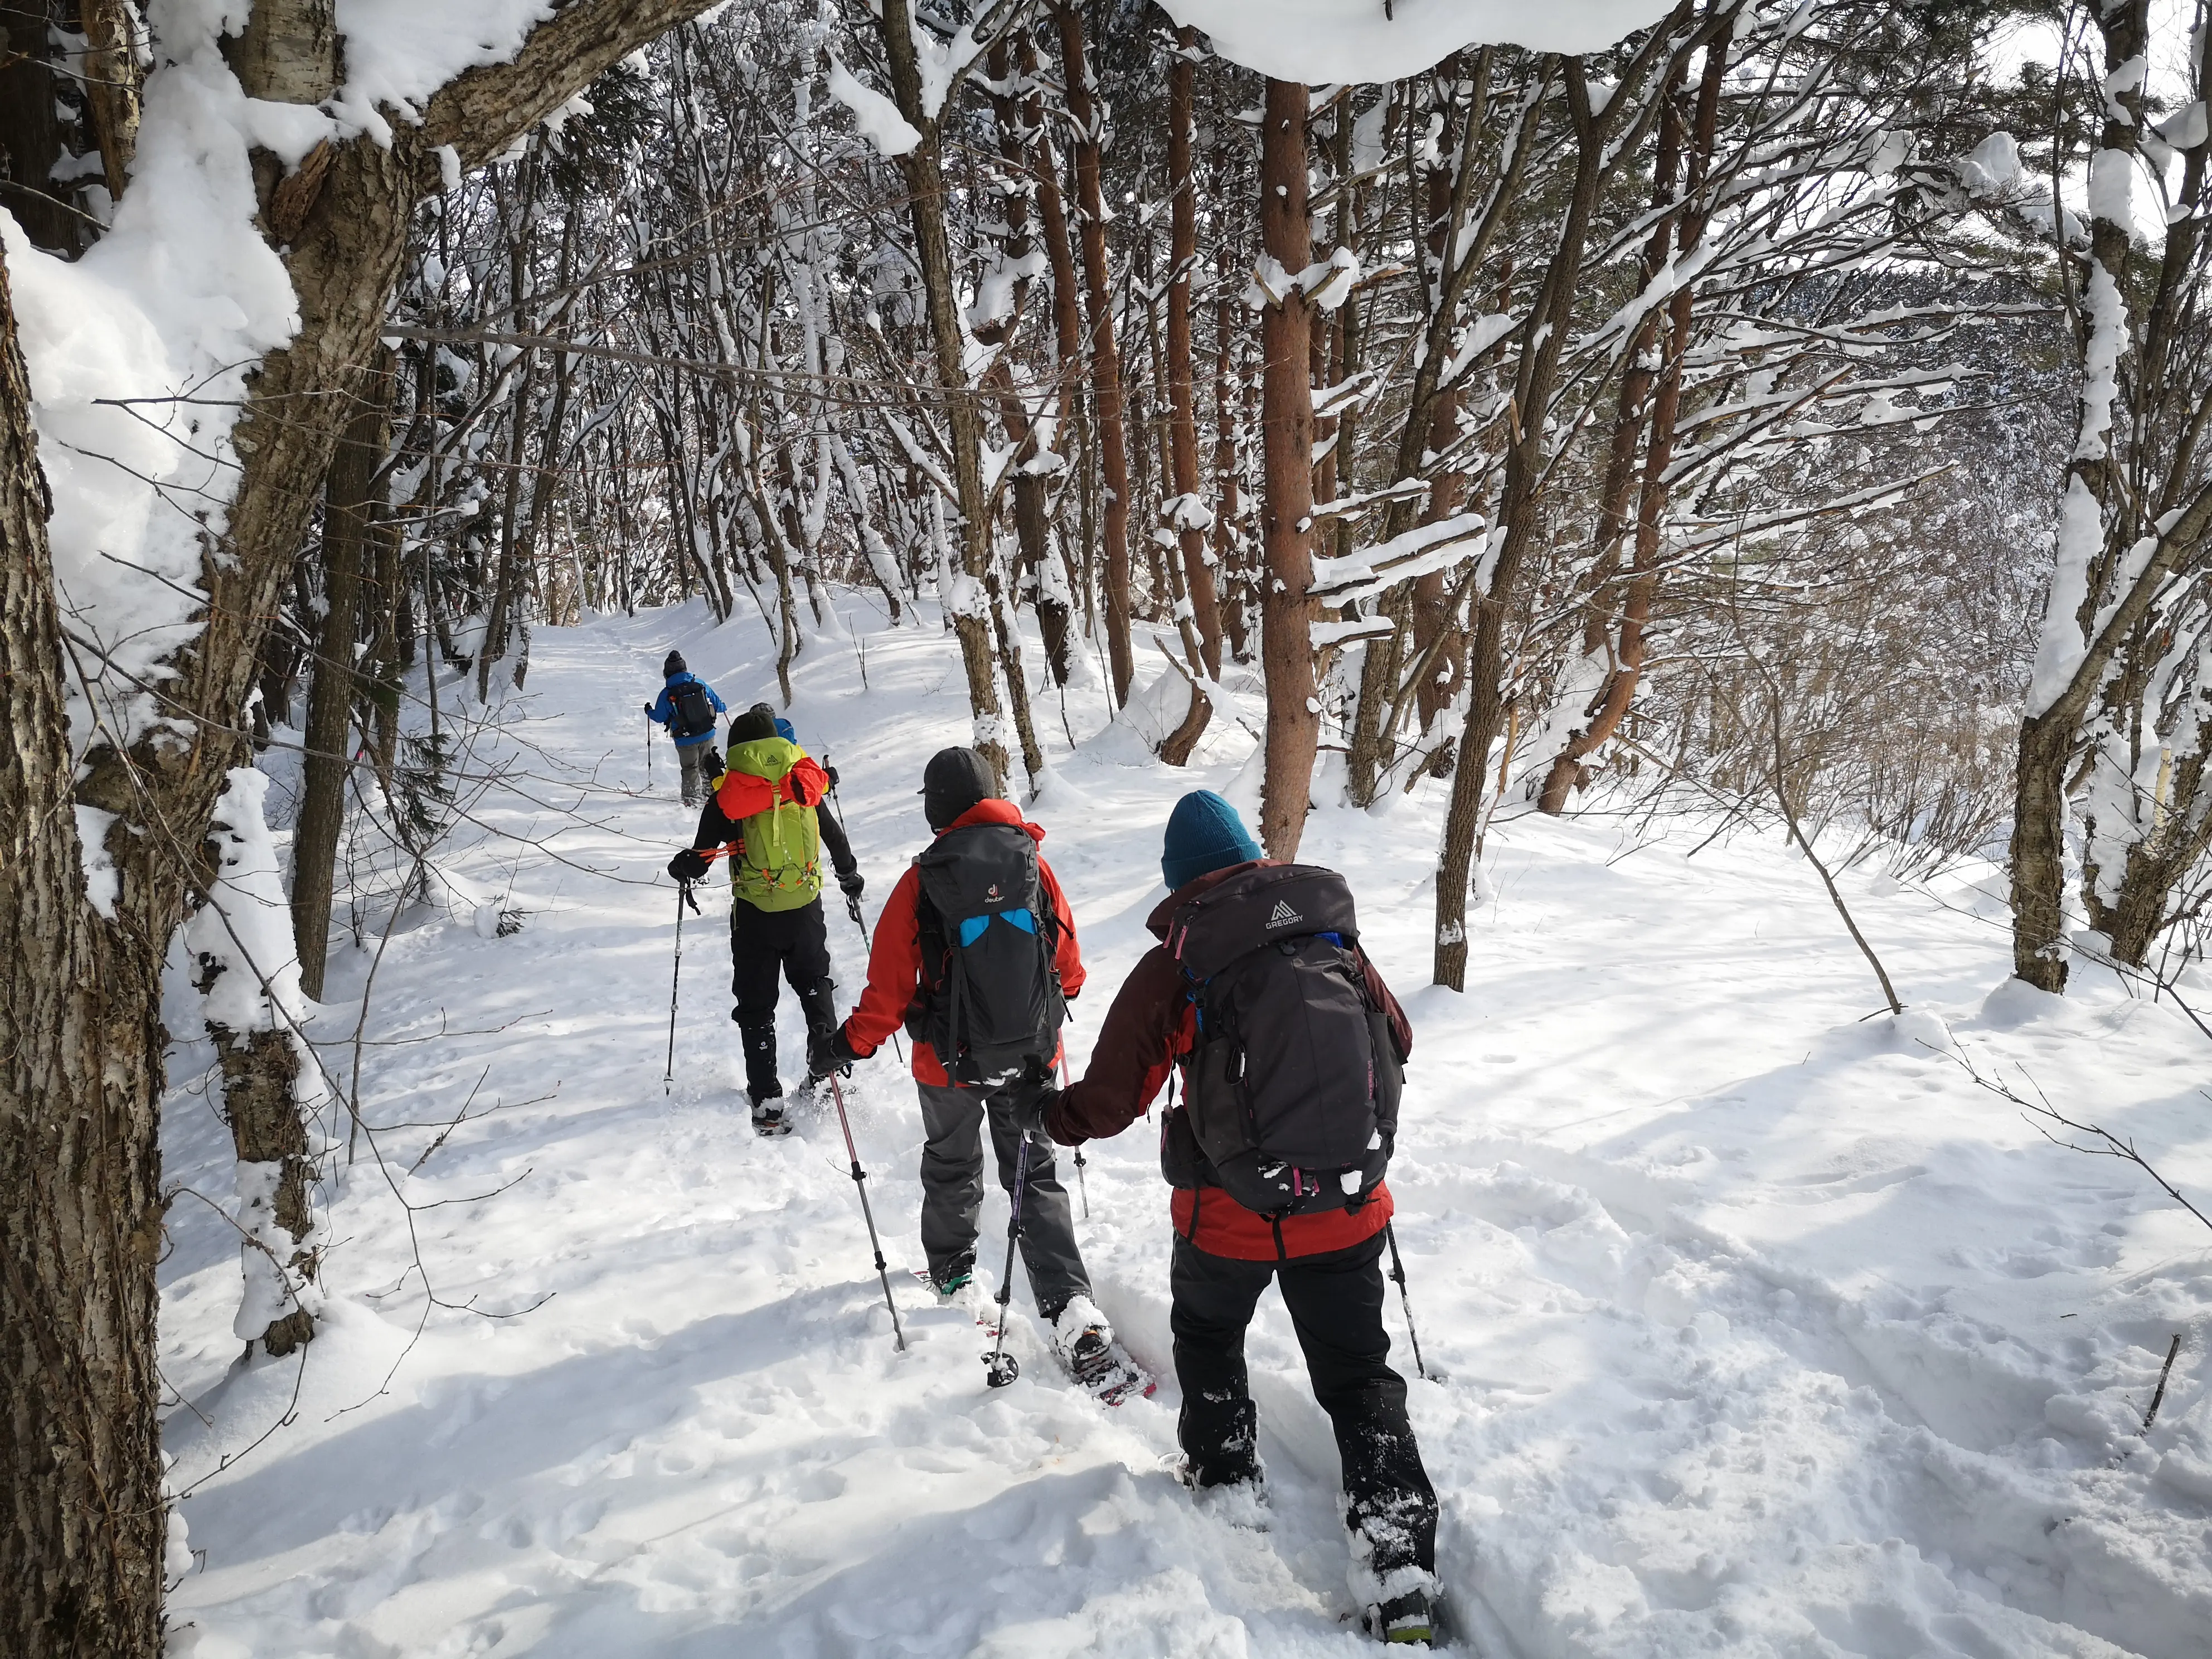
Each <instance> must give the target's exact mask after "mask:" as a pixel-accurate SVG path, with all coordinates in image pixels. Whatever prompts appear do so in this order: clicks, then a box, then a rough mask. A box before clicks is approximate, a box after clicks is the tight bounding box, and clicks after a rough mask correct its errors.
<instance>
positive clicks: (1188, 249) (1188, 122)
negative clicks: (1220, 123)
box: [1166, 27, 1221, 679]
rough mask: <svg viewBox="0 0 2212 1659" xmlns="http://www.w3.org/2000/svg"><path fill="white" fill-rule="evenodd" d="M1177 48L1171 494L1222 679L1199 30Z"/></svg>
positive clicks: (1209, 656) (1171, 145)
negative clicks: (1194, 315)
mask: <svg viewBox="0 0 2212 1659" xmlns="http://www.w3.org/2000/svg"><path fill="white" fill-rule="evenodd" d="M1197 46H1198V31H1197V30H1196V29H1194V28H1188V27H1185V28H1182V29H1178V30H1177V31H1176V47H1177V48H1178V49H1177V51H1176V54H1175V57H1174V58H1173V59H1172V61H1171V62H1170V64H1169V67H1168V187H1169V188H1170V190H1172V191H1174V192H1175V204H1174V209H1173V211H1172V215H1171V217H1170V247H1169V253H1168V257H1169V258H1170V260H1172V261H1173V262H1174V269H1173V270H1170V272H1169V273H1168V349H1167V365H1166V368H1167V377H1168V405H1169V409H1170V416H1169V426H1170V436H1171V438H1172V459H1173V462H1174V468H1175V493H1176V500H1177V501H1178V502H1179V503H1180V504H1181V507H1182V510H1181V511H1180V512H1178V513H1177V514H1176V524H1175V530H1176V538H1177V539H1178V540H1179V541H1180V542H1181V543H1182V580H1183V587H1184V590H1185V592H1186V593H1187V594H1188V597H1189V599H1190V614H1191V621H1192V623H1194V624H1195V626H1196V627H1197V629H1198V642H1199V650H1200V653H1202V654H1203V655H1204V657H1205V659H1206V673H1207V674H1208V675H1209V676H1210V677H1212V678H1215V679H1218V678H1221V605H1220V602H1219V600H1218V599H1216V597H1215V595H1214V591H1213V568H1212V565H1211V564H1210V563H1209V562H1207V559H1206V524H1205V521H1204V520H1203V519H1201V518H1200V516H1199V513H1198V512H1197V510H1196V509H1198V508H1199V507H1200V505H1201V500H1202V498H1201V497H1200V495H1199V489H1198V411H1197V408H1196V404H1195V400H1194V397H1193V394H1192V389H1191V343H1190V279H1191V274H1192V272H1193V271H1194V270H1196V269H1197V266H1198V175H1197V173H1196V172H1195V170H1194V168H1193V167H1192V165H1191V154H1190V147H1191V139H1192V138H1193V137H1194V130H1193V129H1194V117H1193V114H1192V96H1191V90H1192V88H1191V82H1192V80H1193V78H1194V76H1195V73H1196V71H1195V70H1194V66H1193V65H1192V64H1191V61H1190V58H1189V56H1188V54H1189V53H1190V52H1193V51H1194V50H1195V49H1196V47H1197Z"/></svg>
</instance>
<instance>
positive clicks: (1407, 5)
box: [1161, 0, 1668, 86]
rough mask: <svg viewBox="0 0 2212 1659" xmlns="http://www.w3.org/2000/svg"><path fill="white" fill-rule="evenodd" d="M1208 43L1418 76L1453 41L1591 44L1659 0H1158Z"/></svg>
mask: <svg viewBox="0 0 2212 1659" xmlns="http://www.w3.org/2000/svg"><path fill="white" fill-rule="evenodd" d="M1161 4H1162V5H1163V6H1164V7H1165V8H1166V9H1167V11H1168V14H1169V15H1170V16H1172V17H1173V18H1174V19H1175V20H1176V22H1178V23H1188V24H1190V25H1191V26H1192V27H1195V28H1200V29H1203V30H1204V31H1205V32H1206V33H1207V34H1208V35H1209V36H1211V37H1212V41H1213V50H1214V51H1215V52H1218V53H1219V54H1220V55H1221V56H1222V57H1224V58H1228V59H1230V60H1231V62H1233V63H1238V64H1243V65H1244V66H1245V67H1246V68H1248V69H1255V70H1259V71H1260V73H1261V74H1262V75H1267V76H1273V77H1274V78H1276V79H1277V80H1280V81H1303V82H1305V83H1306V84H1307V85H1309V86H1328V85H1332V84H1334V83H1335V82H1343V81H1395V80H1397V79H1399V78H1400V77H1401V76H1407V75H1418V74H1419V73H1420V72H1421V71H1422V70H1425V69H1427V68H1429V67H1430V66H1431V64H1436V63H1438V62H1440V61H1442V60H1443V58H1446V57H1447V56H1449V54H1451V53H1452V52H1457V51H1458V50H1459V49H1460V48H1461V47H1462V46H1480V45H1484V44H1491V45H1497V46H1527V47H1528V48H1530V49H1531V50H1532V51H1536V52H1596V51H1598V50H1600V49H1601V48H1602V47H1606V46H1611V45H1613V42H1615V41H1616V40H1621V39H1622V38H1623V37H1625V36H1626V35H1628V34H1631V33H1634V32H1635V31H1636V30H1638V29H1640V28H1643V27H1646V26H1647V25H1649V24H1651V23H1654V22H1656V21H1658V20H1659V19H1660V18H1662V17H1663V16H1665V15H1667V12H1668V3H1667V0H1553V3H1550V4H1530V3H1529V0H1392V3H1391V5H1390V7H1389V15H1385V14H1384V6H1383V0H1161Z"/></svg>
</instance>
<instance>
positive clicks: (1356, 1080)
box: [1161, 864, 1404, 1216]
mask: <svg viewBox="0 0 2212 1659" xmlns="http://www.w3.org/2000/svg"><path fill="white" fill-rule="evenodd" d="M1358 940H1359V924H1358V919H1357V917H1356V916H1355V915H1354V914H1353V910H1352V890H1351V888H1349V887H1348V886H1346V884H1345V880H1344V878H1343V877H1341V876H1340V875H1338V874H1337V873H1336V872H1334V871H1333V870H1323V869H1321V868H1319V867H1318V866H1313V865H1304V864H1285V865H1274V866H1268V867H1266V868H1262V869H1256V870H1249V871H1247V872H1244V873H1243V874H1242V875H1237V876H1232V877H1231V878H1229V879H1228V880H1226V881H1223V882H1219V883H1217V884H1215V885H1213V886H1212V887H1209V888H1208V889H1206V891H1205V892H1203V893H1201V894H1200V895H1199V896H1197V897H1196V898H1194V899H1193V900H1192V901H1191V902H1189V903H1188V904H1186V905H1184V906H1182V908H1180V909H1178V910H1177V911H1176V913H1175V915H1174V918H1173V919H1172V920H1171V921H1170V923H1169V926H1168V936H1167V949H1168V951H1169V953H1170V955H1172V956H1173V957H1175V958H1176V962H1177V963H1179V964H1180V965H1181V967H1182V971H1183V974H1184V976H1185V979H1186V981H1188V986H1189V993H1190V998H1191V1000H1192V1001H1193V1003H1194V1004H1195V1005H1196V1008H1197V1016H1198V1029H1197V1033H1196V1036H1195V1041H1194V1047H1193V1048H1192V1050H1191V1053H1190V1054H1189V1056H1188V1059H1187V1060H1185V1061H1184V1066H1183V1110H1182V1113H1180V1114H1175V1113H1170V1115H1169V1116H1170V1121H1169V1122H1168V1123H1167V1124H1166V1125H1164V1135H1163V1139H1162V1142H1161V1163H1162V1165H1163V1167H1164V1170H1165V1172H1166V1174H1167V1177H1168V1179H1169V1181H1170V1182H1173V1183H1174V1184H1176V1185H1177V1186H1190V1185H1193V1184H1209V1183H1211V1184H1218V1185H1219V1186H1220V1187H1222V1188H1225V1190H1226V1191H1227V1192H1228V1194H1229V1195H1230V1196H1231V1198H1233V1199H1235V1200H1237V1202H1238V1203H1240V1204H1242V1205H1243V1206H1245V1207H1246V1208H1247V1209H1250V1210H1256V1211H1258V1212H1260V1213H1261V1214H1262V1215H1269V1216H1282V1215H1304V1214H1309V1213H1311V1212H1316V1211H1321V1210H1334V1209H1343V1208H1357V1207H1358V1206H1360V1205H1362V1204H1364V1203H1365V1202H1366V1201H1367V1199H1368V1196H1369V1195H1370V1194H1372V1193H1373V1191H1374V1189H1375V1185H1376V1182H1379V1181H1381V1180H1382V1178H1383V1170H1384V1169H1385V1167H1386V1166H1388V1164H1389V1161H1390V1150H1391V1145H1392V1143H1393V1141H1394V1140H1395V1139H1396V1137H1397V1133H1398V1096H1399V1092H1400V1090H1401V1086H1402V1084H1403V1080H1404V1073H1403V1072H1402V1070H1401V1066H1400V1064H1399V1060H1398V1051H1397V1046H1396V1044H1395V1041H1394V1040H1393V1037H1392V1035H1391V1031H1390V1026H1389V1017H1388V1016H1387V1015H1386V1014H1384V1012H1383V1011H1382V1010H1381V1009H1380V1008H1377V1007H1376V1006H1374V1004H1373V1003H1372V1002H1370V1000H1369V998H1368V994H1367V983H1366V977H1365V975H1364V974H1363V973H1362V971H1361V969H1360V964H1359V959H1358V957H1357V955H1355V953H1354V950H1353V947H1354V946H1355V945H1358ZM1178 1115H1179V1116H1181V1117H1182V1118H1184V1119H1185V1120H1187V1121H1186V1122H1185V1123H1184V1124H1182V1125H1178V1124H1176V1123H1175V1122H1174V1121H1173V1120H1174V1119H1175V1118H1176V1117H1177V1116H1178ZM1185 1138H1187V1139H1188V1141H1189V1142H1192V1143H1194V1144H1193V1145H1188V1146H1178V1144H1177V1143H1178V1141H1179V1140H1180V1139H1185ZM1186 1158H1188V1159H1189V1160H1190V1162H1191V1163H1192V1164H1194V1166H1195V1167H1194V1168H1193V1169H1191V1170H1181V1169H1178V1167H1177V1165H1178V1164H1182V1162H1183V1161H1184V1160H1185V1159H1186Z"/></svg>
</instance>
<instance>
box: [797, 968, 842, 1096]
mask: <svg viewBox="0 0 2212 1659" xmlns="http://www.w3.org/2000/svg"><path fill="white" fill-rule="evenodd" d="M799 1012H800V1013H802V1014H804V1015H805V1017H806V1054H807V1062H806V1086H807V1087H808V1088H809V1089H818V1088H820V1087H821V1086H822V1085H823V1084H825V1083H827V1082H828V1081H829V1078H830V1073H828V1072H817V1071H816V1070H815V1069H814V1060H813V1056H814V1055H816V1054H819V1053H820V1052H821V1051H822V1050H823V1048H825V1047H826V1046H827V1045H828V1043H829V1039H830V1038H831V1037H833V1036H836V1035H837V981H836V980H834V979H824V980H817V981H815V983H814V984H812V985H811V986H809V987H807V988H806V989H805V990H804V991H802V992H801V993H799Z"/></svg>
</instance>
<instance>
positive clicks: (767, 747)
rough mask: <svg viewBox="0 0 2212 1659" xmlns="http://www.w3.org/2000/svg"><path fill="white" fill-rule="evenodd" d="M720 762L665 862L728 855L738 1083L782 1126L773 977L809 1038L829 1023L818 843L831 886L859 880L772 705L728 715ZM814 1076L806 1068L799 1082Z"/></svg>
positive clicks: (810, 766)
mask: <svg viewBox="0 0 2212 1659" xmlns="http://www.w3.org/2000/svg"><path fill="white" fill-rule="evenodd" d="M727 766H728V769H727V770H726V771H725V772H724V773H723V774H722V775H721V776H720V778H718V779H716V780H715V781H714V788H713V791H712V793H710V794H708V798H707V804H706V805H705V806H704V807H702V809H701V810H700V813H699V829H698V832H697V833H696V835H694V836H692V838H691V845H690V847H688V848H685V849H684V851H682V852H680V853H678V854H677V855H676V856H675V857H674V858H672V859H671V860H669V861H668V873H669V874H670V875H671V876H673V877H675V878H676V879H677V880H678V881H679V882H694V881H698V880H700V879H702V878H704V877H705V875H706V874H707V872H708V869H709V868H710V867H711V865H710V863H709V858H710V855H711V856H712V857H726V858H727V859H728V860H729V861H730V881H731V885H732V890H733V891H732V902H731V905H730V964H731V975H730V989H731V993H732V995H733V996H734V997H735V998H736V1000H737V1006H735V1007H734V1008H732V1010H731V1011H730V1018H732V1019H733V1020H735V1021H736V1022H737V1023H738V1036H739V1038H740V1040H741V1042H743V1044H744V1055H745V1092H746V1094H747V1095H748V1096H750V1098H751V1101H752V1115H753V1127H754V1128H755V1129H757V1130H758V1131H759V1132H760V1133H763V1134H781V1133H784V1132H785V1131H786V1130H787V1129H788V1127H790V1126H789V1124H788V1122H787V1121H786V1119H785V1116H784V1110H783V1084H782V1081H781V1079H780V1078H779V1076H778V1075H777V1070H776V1052H775V1004H776V981H777V979H778V977H779V975H780V976H781V978H783V979H787V980H788V981H790V982H791V988H792V991H793V993H794V994H796V995H797V996H798V998H799V1009H800V1011H801V1012H803V1013H804V1014H805V1018H806V1031H807V1037H808V1042H809V1045H810V1047H811V1046H813V1045H814V1044H817V1043H818V1042H822V1041H824V1040H826V1039H827V1038H828V1036H829V1035H830V1033H832V1032H834V1031H835V1030H836V1027H837V1004H836V998H837V986H836V981H834V980H832V979H831V978H830V977H829V933H828V931H827V928H826V927H825V925H824V922H823V915H822V849H823V848H824V847H827V848H828V849H829V859H830V863H831V865H832V866H833V867H834V868H835V869H836V873H837V884H838V886H839V887H841V888H842V889H843V890H844V892H845V895H846V896H847V897H848V898H853V899H857V898H858V897H860V892H861V890H862V887H863V885H864V883H863V882H862V880H861V877H860V869H859V866H857V865H856V864H855V863H854V860H853V849H852V847H851V846H850V844H849V843H848V842H847V841H846V839H845V831H844V829H843V828H842V826H841V825H839V823H838V822H837V820H836V817H834V816H833V815H831V814H829V813H826V812H819V811H817V807H818V806H819V805H820V803H821V800H822V797H823V795H824V794H826V793H829V774H828V773H826V772H825V771H823V769H822V766H821V763H819V762H817V761H816V760H815V759H814V758H813V757H811V755H809V754H808V753H807V752H806V751H805V750H804V749H801V748H800V747H799V745H798V744H796V743H795V742H793V740H792V739H790V738H787V737H783V736H781V735H779V734H778V732H777V731H776V719H775V710H774V709H772V708H769V706H768V705H767V704H766V703H755V704H754V705H753V706H752V707H751V708H749V709H747V710H746V711H745V712H744V714H739V715H738V716H737V717H736V718H735V719H734V720H732V721H731V722H730V748H729V755H728V758H727ZM820 1080H821V1079H820V1077H819V1076H818V1075H817V1074H816V1073H813V1072H812V1071H811V1070H810V1072H809V1073H808V1075H807V1079H806V1081H807V1085H808V1086H809V1087H811V1086H812V1085H814V1084H816V1083H817V1082H819V1081H820Z"/></svg>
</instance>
